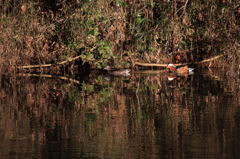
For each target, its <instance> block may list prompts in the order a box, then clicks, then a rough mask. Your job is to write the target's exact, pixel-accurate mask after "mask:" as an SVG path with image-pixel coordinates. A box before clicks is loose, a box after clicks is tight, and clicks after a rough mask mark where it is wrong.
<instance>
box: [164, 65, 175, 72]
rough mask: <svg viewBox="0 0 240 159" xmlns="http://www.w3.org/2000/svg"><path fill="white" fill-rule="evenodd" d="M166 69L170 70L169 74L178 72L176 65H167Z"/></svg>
mask: <svg viewBox="0 0 240 159" xmlns="http://www.w3.org/2000/svg"><path fill="white" fill-rule="evenodd" d="M166 69H168V70H169V72H174V71H176V69H177V66H175V65H174V64H171V63H170V64H168V65H167V67H166Z"/></svg>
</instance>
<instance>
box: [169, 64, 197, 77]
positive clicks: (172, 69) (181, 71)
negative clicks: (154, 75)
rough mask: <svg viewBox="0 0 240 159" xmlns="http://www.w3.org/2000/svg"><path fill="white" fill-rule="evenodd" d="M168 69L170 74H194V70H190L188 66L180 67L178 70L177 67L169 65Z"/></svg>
mask: <svg viewBox="0 0 240 159" xmlns="http://www.w3.org/2000/svg"><path fill="white" fill-rule="evenodd" d="M166 69H168V70H169V72H171V73H177V74H189V75H191V74H193V70H194V68H189V67H188V65H186V66H184V67H180V68H177V66H175V65H174V64H171V63H170V64H168V66H167V67H166Z"/></svg>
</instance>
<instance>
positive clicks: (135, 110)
mask: <svg viewBox="0 0 240 159" xmlns="http://www.w3.org/2000/svg"><path fill="white" fill-rule="evenodd" d="M168 75H169V74H167V73H166V72H162V71H140V72H137V71H135V72H133V73H132V74H131V76H130V77H114V78H111V80H106V79H105V78H104V77H105V76H104V75H101V74H99V75H97V74H90V75H89V76H76V78H74V79H73V78H62V77H61V78H60V77H50V76H42V77H31V76H17V77H16V78H7V77H5V78H2V79H1V98H0V103H1V111H0V115H1V118H0V123H1V125H0V132H1V138H0V140H1V142H2V143H3V144H2V147H1V149H2V150H3V151H1V154H0V155H1V157H3V158H13V157H14V158H20V157H25V156H28V155H29V154H33V156H34V157H35V158H43V157H44V158H59V157H65V158H74V157H75V158H76V157H88V158H89V157H98V158H114V157H117V158H118V157H119V158H159V157H161V158H177V157H179V156H180V157H182V158H197V157H201V158H206V157H208V158H216V157H223V156H231V157H233V158H235V157H236V154H237V153H236V152H237V151H238V150H237V147H238V146H239V138H240V137H239V134H240V133H239V126H238V125H239V120H238V114H239V113H238V112H239V107H238V105H239V97H238V95H239V91H238V90H233V89H232V82H231V80H229V79H230V78H229V77H228V76H227V75H226V74H225V73H223V72H214V71H213V72H210V71H205V72H201V70H199V71H198V73H197V74H195V75H194V76H179V77H176V78H174V79H173V80H170V81H169V79H168V78H167V77H166V76H168ZM235 86H236V84H235ZM226 103H227V104H226Z"/></svg>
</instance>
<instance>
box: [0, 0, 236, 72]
mask: <svg viewBox="0 0 240 159" xmlns="http://www.w3.org/2000/svg"><path fill="white" fill-rule="evenodd" d="M0 8H1V20H0V23H1V26H0V27H1V29H0V32H1V37H0V41H1V44H0V48H1V49H0V59H1V61H0V65H1V69H2V70H3V68H8V66H17V67H19V66H24V65H33V64H49V63H53V64H56V63H59V62H61V61H65V60H66V61H68V60H71V58H73V57H76V56H79V59H80V60H81V62H83V63H88V64H90V66H91V67H95V66H96V67H98V68H101V67H102V65H105V64H106V63H112V64H114V65H116V66H118V67H123V66H124V67H129V66H130V64H131V63H134V62H136V61H140V62H147V63H166V62H170V61H173V62H175V63H178V62H186V61H187V62H188V61H199V60H203V59H207V58H210V57H213V56H217V55H220V54H224V55H228V56H227V57H228V58H227V59H225V60H224V62H225V63H226V62H228V60H229V61H231V62H232V61H234V64H238V63H239V61H236V59H237V54H236V52H237V50H239V48H238V47H239V44H238V42H239V39H240V33H239V24H240V22H239V17H240V16H239V15H240V12H239V10H237V9H238V8H239V6H238V1H237V0H231V1H225V0H221V1H220V2H219V1H217V0H213V1H200V0H172V1H167V0H158V1H152V0H147V1H139V0H133V1H124V0H116V1H108V0H95V1H88V0H83V1H74V0H70V1H60V0H55V1H47V0H42V1H34V0H18V1H13V0H10V1H1V2H0ZM123 57H124V58H123ZM220 62H222V61H220ZM215 64H217V65H218V63H215ZM208 65H209V64H208ZM3 66H5V67H3ZM6 66H7V67H6ZM212 66H216V65H212ZM220 66H222V64H221V65H220ZM231 66H232V65H231ZM234 67H235V65H234Z"/></svg>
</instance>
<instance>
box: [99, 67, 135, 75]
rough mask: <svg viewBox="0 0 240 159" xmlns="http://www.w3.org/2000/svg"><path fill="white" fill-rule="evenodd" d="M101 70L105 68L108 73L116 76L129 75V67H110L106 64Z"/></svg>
mask: <svg viewBox="0 0 240 159" xmlns="http://www.w3.org/2000/svg"><path fill="white" fill-rule="evenodd" d="M103 70H107V71H108V75H110V76H118V77H124V76H125V77H126V76H131V74H130V72H131V70H130V69H112V68H111V66H109V65H107V66H105V67H104V69H103Z"/></svg>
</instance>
